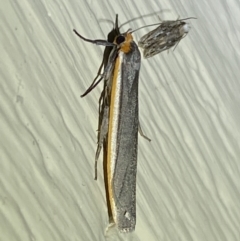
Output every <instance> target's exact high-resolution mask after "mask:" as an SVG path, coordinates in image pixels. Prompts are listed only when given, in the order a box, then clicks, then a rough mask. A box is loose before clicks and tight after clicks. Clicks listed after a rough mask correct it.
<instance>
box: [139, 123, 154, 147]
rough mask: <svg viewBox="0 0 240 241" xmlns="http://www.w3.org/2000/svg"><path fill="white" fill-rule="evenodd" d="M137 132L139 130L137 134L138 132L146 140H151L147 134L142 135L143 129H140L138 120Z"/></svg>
mask: <svg viewBox="0 0 240 241" xmlns="http://www.w3.org/2000/svg"><path fill="white" fill-rule="evenodd" d="M138 132H139V134H140V135H141V136H142V137H143V138H145V139H146V140H148V141H149V142H150V141H151V139H150V138H148V137H147V136H145V135H144V133H143V131H142V127H141V125H140V122H138Z"/></svg>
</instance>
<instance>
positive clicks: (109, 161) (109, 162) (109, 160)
mask: <svg viewBox="0 0 240 241" xmlns="http://www.w3.org/2000/svg"><path fill="white" fill-rule="evenodd" d="M120 67H121V66H120V59H119V57H118V58H117V59H116V62H115V67H114V74H113V80H112V91H111V102H110V114H109V127H108V152H107V176H108V191H109V199H110V206H111V210H112V215H113V219H114V221H115V222H116V219H115V218H116V217H115V202H114V198H113V186H112V178H111V177H112V176H113V173H112V170H111V166H112V158H113V157H112V152H111V151H112V148H111V143H112V131H113V116H114V111H116V110H115V108H114V102H115V98H116V87H117V78H118V72H119V68H120Z"/></svg>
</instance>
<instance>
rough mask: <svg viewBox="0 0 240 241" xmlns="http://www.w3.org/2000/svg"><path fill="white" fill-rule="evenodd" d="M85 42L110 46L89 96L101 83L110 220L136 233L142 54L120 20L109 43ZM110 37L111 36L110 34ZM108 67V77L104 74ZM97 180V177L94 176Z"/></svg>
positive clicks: (100, 139) (100, 137)
mask: <svg viewBox="0 0 240 241" xmlns="http://www.w3.org/2000/svg"><path fill="white" fill-rule="evenodd" d="M74 32H75V34H77V35H78V37H80V38H81V39H82V40H84V41H87V42H90V43H93V44H97V45H103V46H106V49H105V52H104V57H103V62H102V64H101V66H100V68H99V71H98V75H97V77H96V78H95V79H94V81H93V83H92V84H91V86H90V87H89V88H88V89H87V91H86V92H85V93H84V94H83V95H82V96H85V95H87V94H88V93H89V92H90V91H91V90H92V89H93V88H94V87H95V86H96V85H97V84H98V83H99V82H100V81H101V80H103V81H104V87H103V91H102V93H101V96H100V99H99V128H98V147H97V151H96V156H95V170H96V162H97V159H98V157H99V153H100V151H101V149H102V146H103V158H104V160H103V163H104V179H105V187H106V193H107V194H106V196H107V204H108V207H109V219H110V221H111V219H112V221H113V222H114V223H115V224H116V226H117V227H118V229H119V230H120V231H121V232H131V231H133V230H134V229H135V225H136V174H137V149H138V129H139V118H138V80H139V72H140V66H141V54H140V51H139V49H138V46H137V44H136V43H135V41H134V40H133V36H132V32H131V31H130V30H129V31H127V32H125V33H122V34H121V33H120V31H119V28H118V18H117V16H116V22H115V28H114V29H113V30H112V34H111V36H112V37H113V38H110V37H109V38H108V41H106V40H91V39H87V38H85V37H83V36H82V35H80V34H79V33H78V32H77V31H76V30H74ZM110 33H111V32H110ZM102 67H104V71H103V74H100V72H101V70H102ZM95 178H96V173H95Z"/></svg>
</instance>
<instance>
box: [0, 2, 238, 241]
mask: <svg viewBox="0 0 240 241" xmlns="http://www.w3.org/2000/svg"><path fill="white" fill-rule="evenodd" d="M239 9H240V6H239V2H238V1H236V0H235V1H234V0H230V1H228V2H227V3H226V1H224V0H222V1H214V2H213V1H212V3H211V2H209V1H198V2H197V1H194V2H191V1H187V0H180V1H174V0H168V1H165V0H164V1H161V2H159V1H148V2H147V1H144V0H139V1H135V3H134V1H125V0H124V1H83V0H79V1H76V0H73V1H63V0H59V1H52V0H51V1H41V2H40V1H31V0H22V1H14V0H9V1H1V3H0V28H1V29H0V32H1V34H0V41H1V45H0V52H1V56H0V79H1V88H0V98H1V102H0V116H1V128H0V148H1V150H0V223H1V225H0V240H1V241H6V240H7V241H15V240H16V241H19V240H24V241H26V240H31V241H33V240H38V241H42V240H44V241H45V240H58V241H61V240H66V241H73V240H74V241H75V240H83V241H85V240H91V241H92V240H96V241H99V240H100V241H101V240H154V241H155V240H156V241H157V240H164V241H168V240H169V241H173V240H184V241H190V240H195V241H202V240H205V241H226V240H228V241H239V240H240V233H239V223H240V202H239V200H240V164H239V163H240V162H239V157H240V127H239V123H240V108H239V106H240V97H239V92H240V81H239V76H240V70H239V66H240V47H239V46H240V35H239V29H240V23H239V20H238V19H239V15H240V10H239ZM158 10H159V11H160V10H162V11H161V13H160V14H159V15H160V17H161V19H163V20H173V19H177V18H178V16H180V17H181V18H185V17H191V16H193V17H197V18H198V19H197V20H191V21H190V22H191V26H192V28H191V30H190V32H189V34H188V35H187V37H186V38H184V39H183V40H182V41H181V42H180V44H179V45H178V47H177V48H176V49H175V51H174V52H172V51H170V52H169V53H167V52H164V53H162V54H160V55H157V56H155V57H153V58H151V59H148V60H144V59H143V60H142V67H141V73H140V83H139V87H140V89H139V91H140V95H139V102H140V114H139V116H140V121H141V125H142V128H143V130H144V133H145V134H146V135H147V136H148V137H150V138H151V139H152V142H150V143H149V142H147V141H146V140H145V139H143V138H140V137H139V154H138V176H137V225H136V231H135V232H134V233H132V234H130V235H123V234H119V233H118V232H117V231H116V230H115V229H110V230H109V232H108V233H106V234H105V228H106V227H107V224H108V218H107V207H106V203H105V192H104V183H103V175H102V168H101V158H100V161H99V165H98V166H99V169H98V170H99V173H98V181H97V182H96V181H94V180H93V177H94V157H95V150H96V140H97V139H96V135H97V133H96V132H95V130H96V129H97V120H98V116H97V115H98V98H99V95H100V92H101V88H102V87H101V86H99V87H97V88H96V89H95V90H94V91H93V92H92V93H91V94H90V95H89V96H87V97H85V98H83V99H81V98H80V97H79V96H80V94H82V93H83V92H84V91H85V90H86V88H87V87H88V86H89V85H90V83H91V82H92V80H93V78H94V77H95V74H96V73H97V70H98V67H99V65H100V63H101V58H102V53H103V48H102V47H99V46H94V45H91V44H89V43H85V42H82V41H81V40H80V39H78V38H77V37H76V36H75V35H74V34H73V32H72V29H73V28H76V29H77V30H78V31H79V32H80V33H81V34H83V35H84V36H86V37H89V38H106V34H107V33H108V32H109V31H110V30H111V28H112V24H111V22H109V21H103V20H104V19H105V20H111V21H114V20H115V13H118V14H119V21H120V23H124V22H126V21H128V20H130V19H132V18H135V17H138V16H140V15H146V14H149V13H152V12H154V11H158ZM157 21H158V17H157V16H156V15H152V16H148V17H145V18H143V19H138V20H135V21H134V22H131V23H128V24H126V25H125V26H124V27H123V29H122V30H123V31H126V30H127V29H128V28H130V27H131V28H133V29H134V28H137V27H140V26H143V25H145V24H146V23H149V24H150V23H155V22H157ZM149 30H151V28H149V29H142V30H140V31H139V32H136V33H135V34H134V37H135V39H136V40H138V39H139V38H140V36H142V35H143V34H145V33H146V32H147V31H149Z"/></svg>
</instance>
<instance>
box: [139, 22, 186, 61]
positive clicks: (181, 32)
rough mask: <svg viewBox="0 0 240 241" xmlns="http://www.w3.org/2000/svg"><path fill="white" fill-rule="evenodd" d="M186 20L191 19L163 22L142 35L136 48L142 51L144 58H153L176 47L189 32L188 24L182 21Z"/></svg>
mask: <svg viewBox="0 0 240 241" xmlns="http://www.w3.org/2000/svg"><path fill="white" fill-rule="evenodd" d="M187 19H191V18H186V19H179V20H175V21H163V22H162V23H160V24H159V26H158V27H157V28H155V29H154V30H152V31H150V32H149V33H147V34H145V35H143V36H142V37H141V38H140V40H139V42H138V46H139V47H140V48H142V49H143V56H144V58H150V57H153V56H154V55H156V54H159V53H161V52H163V51H165V50H168V49H170V48H172V47H173V46H177V44H178V43H179V42H180V40H181V39H182V38H184V37H185V36H186V35H187V34H188V32H189V30H190V25H189V23H186V22H185V21H184V20H187ZM154 25H155V24H154Z"/></svg>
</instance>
